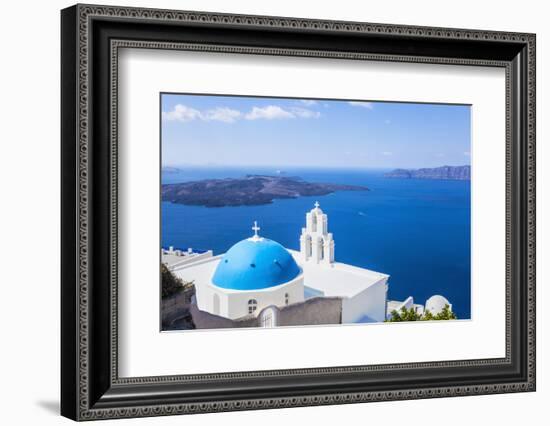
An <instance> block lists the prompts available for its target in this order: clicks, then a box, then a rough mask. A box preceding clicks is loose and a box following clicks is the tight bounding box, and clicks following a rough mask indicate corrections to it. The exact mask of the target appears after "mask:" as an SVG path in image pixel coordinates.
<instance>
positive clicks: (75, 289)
mask: <svg viewBox="0 0 550 426" xmlns="http://www.w3.org/2000/svg"><path fill="white" fill-rule="evenodd" d="M61 28H62V32H61V37H62V39H61V49H62V76H61V81H62V93H61V99H62V120H61V130H62V141H61V149H62V150H61V159H62V176H61V179H62V184H61V190H62V218H61V221H62V235H61V237H62V240H61V241H62V282H61V309H62V311H61V321H62V329H61V337H62V341H61V345H62V347H61V353H62V359H61V367H62V368H61V370H62V374H61V385H62V387H61V413H62V415H64V416H66V417H69V418H71V419H74V420H93V419H105V418H121V417H141V416H159V415H170V414H188V413H205V412H216V411H230V410H249V409H264V408H278V407H293V406H308V405H322V404H346V403H356V402H369V401H384V400H401V399H416V398H436V397H444V396H465V395H478V394H491V393H505V392H524V391H534V390H535V35H534V34H523V33H509V32H494V31H478V30H463V29H449V28H428V27H413V26H402V25H386V24H369V23H359V22H336V21H322V20H308V19H294V18H280V17H267V16H243V15H229V14H215V13H202V12H184V11H170V10H155V9H137V8H126V7H106V6H95V5H76V6H73V7H70V8H67V9H64V10H63V11H62V13H61ZM121 47H132V48H147V49H176V50H181V49H185V50H197V51H214V52H229V53H239V54H243V55H245V54H248V53H254V54H261V55H272V56H303V57H317V58H332V59H353V60H370V61H380V60H384V61H394V62H416V63H429V64H453V65H463V66H470V65H482V66H490V67H500V68H503V69H505V72H506V110H507V114H506V115H507V117H506V126H507V129H506V139H507V140H506V151H507V152H506V204H507V211H506V229H503V231H502V232H505V233H506V356H505V357H504V358H496V359H480V360H460V361H445V362H427V363H411V364H385V365H370V366H369V365H360V366H349V367H326V368H312V369H300V370H271V371H254V372H241V373H229V372H228V373H219V374H197V375H181V376H177V375H176V376H159V377H135V378H120V377H119V376H118V357H117V345H118V327H117V303H118V299H117V229H118V223H117V200H118V186H117V159H118V157H117V155H118V154H117V126H116V123H117V121H116V120H117V113H118V111H117V106H118V103H117V87H118V76H117V58H118V49H120V48H121Z"/></svg>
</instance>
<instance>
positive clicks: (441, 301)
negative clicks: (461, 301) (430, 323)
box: [424, 294, 453, 315]
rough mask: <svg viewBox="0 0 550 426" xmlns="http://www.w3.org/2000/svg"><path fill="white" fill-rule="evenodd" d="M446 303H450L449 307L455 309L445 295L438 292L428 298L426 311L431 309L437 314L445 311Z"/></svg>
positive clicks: (431, 311)
mask: <svg viewBox="0 0 550 426" xmlns="http://www.w3.org/2000/svg"><path fill="white" fill-rule="evenodd" d="M445 305H449V309H450V310H451V311H452V310H453V305H451V304H450V303H449V301H448V300H447V299H445V298H444V297H443V296H440V295H438V294H436V295H434V296H432V297H430V298H429V299H428V300H426V305H425V308H424V309H425V310H426V311H430V313H431V314H433V315H437V314H439V313H440V312H441V311H443V308H445Z"/></svg>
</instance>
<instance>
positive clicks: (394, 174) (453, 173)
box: [384, 166, 470, 180]
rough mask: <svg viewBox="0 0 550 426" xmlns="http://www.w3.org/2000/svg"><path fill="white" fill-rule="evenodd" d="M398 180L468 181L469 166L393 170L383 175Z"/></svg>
mask: <svg viewBox="0 0 550 426" xmlns="http://www.w3.org/2000/svg"><path fill="white" fill-rule="evenodd" d="M384 176H385V177H388V178H399V179H448V180H470V166H442V167H435V168H431V169H428V168H425V169H395V170H392V171H391V172H389V173H386V174H385V175H384Z"/></svg>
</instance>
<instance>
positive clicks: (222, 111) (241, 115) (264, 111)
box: [162, 104, 321, 123]
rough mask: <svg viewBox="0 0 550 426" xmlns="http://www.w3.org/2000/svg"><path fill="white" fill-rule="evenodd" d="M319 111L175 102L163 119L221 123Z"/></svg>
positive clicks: (304, 115)
mask: <svg viewBox="0 0 550 426" xmlns="http://www.w3.org/2000/svg"><path fill="white" fill-rule="evenodd" d="M320 116H321V113H320V112H319V111H313V110H311V109H307V108H299V107H292V108H289V109H285V108H282V107H280V106H277V105H268V106H266V107H253V108H252V109H251V110H250V111H249V112H246V113H245V112H242V111H239V110H236V109H232V108H227V107H217V108H212V109H208V110H204V111H199V110H198V109H195V108H192V107H189V106H187V105H182V104H177V105H175V106H174V109H172V110H171V111H163V112H162V119H163V120H164V121H179V122H182V123H187V122H189V121H194V120H202V121H220V122H222V123H234V122H236V121H238V120H242V119H246V120H262V119H263V120H276V119H291V118H319V117H320Z"/></svg>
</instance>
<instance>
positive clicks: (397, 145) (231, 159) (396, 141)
mask: <svg viewBox="0 0 550 426" xmlns="http://www.w3.org/2000/svg"><path fill="white" fill-rule="evenodd" d="M161 96H162V97H161V108H162V113H161V120H162V165H163V166H182V165H193V166H209V165H212V166H268V167H353V168H380V167H381V168H395V167H405V168H407V167H409V168H419V167H436V166H441V165H464V164H470V139H471V136H470V107H469V106H465V105H443V104H414V103H393V102H353V101H345V100H337V101H335V100H306V99H304V100H300V99H285V98H256V97H236V96H211V95H204V96H203V95H179V94H162V95H161Z"/></svg>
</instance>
